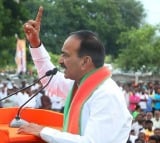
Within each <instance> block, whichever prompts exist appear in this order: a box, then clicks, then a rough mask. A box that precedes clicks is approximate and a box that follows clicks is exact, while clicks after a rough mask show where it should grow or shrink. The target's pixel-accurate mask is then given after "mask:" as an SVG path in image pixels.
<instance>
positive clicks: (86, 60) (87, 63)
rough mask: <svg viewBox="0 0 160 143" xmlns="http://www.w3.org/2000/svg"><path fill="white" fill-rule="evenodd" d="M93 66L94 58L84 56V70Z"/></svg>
mask: <svg viewBox="0 0 160 143" xmlns="http://www.w3.org/2000/svg"><path fill="white" fill-rule="evenodd" d="M91 64H92V58H91V57H90V56H84V57H83V59H82V68H84V69H86V68H87V67H89V66H90V65H91Z"/></svg>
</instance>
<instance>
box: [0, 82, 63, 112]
mask: <svg viewBox="0 0 160 143" xmlns="http://www.w3.org/2000/svg"><path fill="white" fill-rule="evenodd" d="M19 80H20V79H19ZM29 86H30V84H29V82H27V79H26V80H22V81H21V82H20V84H16V83H15V82H11V81H10V80H5V81H1V83H0V100H2V99H4V100H2V101H1V102H0V107H20V106H23V104H24V103H25V102H27V100H29V99H30V98H31V97H32V96H34V95H35V94H36V92H37V91H38V90H40V89H41V87H42V84H41V83H40V82H38V83H35V84H34V85H33V86H31V87H29ZM28 87H29V88H28ZM25 88H26V89H25ZM20 89H23V90H22V91H19V90H20ZM17 91H19V92H17ZM14 93H15V94H14ZM12 94H13V95H12ZM10 95H11V96H10ZM7 96H8V98H6V97H7ZM64 100H65V99H64V98H62V97H60V96H55V95H50V94H49V93H48V92H47V91H46V90H45V89H43V90H42V91H40V92H38V93H37V94H36V96H35V97H34V98H32V100H30V101H29V102H28V103H27V104H25V105H24V107H30V108H42V109H48V110H54V111H57V112H63V106H64Z"/></svg>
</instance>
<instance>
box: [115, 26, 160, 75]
mask: <svg viewBox="0 0 160 143" xmlns="http://www.w3.org/2000/svg"><path fill="white" fill-rule="evenodd" d="M157 31H159V26H151V25H144V26H142V27H141V28H139V29H136V28H132V29H131V30H130V31H128V32H124V33H121V36H120V38H119V41H118V44H122V45H123V46H124V47H126V48H125V49H123V50H121V53H120V54H119V57H118V58H117V59H116V63H117V65H119V66H120V67H121V68H122V69H124V70H132V71H138V70H141V71H142V70H145V71H152V72H157V71H159V70H160V68H159V67H160V62H159V61H158V59H159V54H160V42H159V41H160V36H159V35H157ZM144 67H145V69H144Z"/></svg>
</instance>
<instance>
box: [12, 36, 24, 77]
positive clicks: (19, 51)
mask: <svg viewBox="0 0 160 143" xmlns="http://www.w3.org/2000/svg"><path fill="white" fill-rule="evenodd" d="M15 61H16V64H17V73H18V74H19V73H25V72H26V41H25V40H23V39H17V48H16V56H15Z"/></svg>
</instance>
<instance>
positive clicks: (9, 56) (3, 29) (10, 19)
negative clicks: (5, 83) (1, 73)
mask: <svg viewBox="0 0 160 143" xmlns="http://www.w3.org/2000/svg"><path fill="white" fill-rule="evenodd" d="M26 15H27V13H26V9H24V7H23V6H22V4H21V3H17V2H16V1H14V0H9V1H6V0H1V1H0V17H1V20H0V37H1V38H0V48H1V52H0V61H1V62H0V66H1V68H3V67H6V66H7V65H14V64H15V62H14V55H15V49H16V38H15V35H16V34H17V35H18V36H19V37H24V36H23V31H22V23H23V22H24V20H25V19H26Z"/></svg>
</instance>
